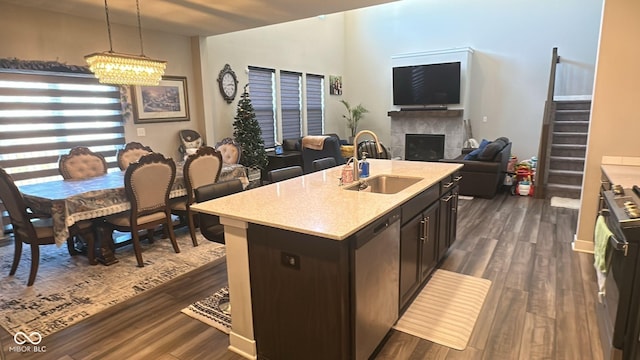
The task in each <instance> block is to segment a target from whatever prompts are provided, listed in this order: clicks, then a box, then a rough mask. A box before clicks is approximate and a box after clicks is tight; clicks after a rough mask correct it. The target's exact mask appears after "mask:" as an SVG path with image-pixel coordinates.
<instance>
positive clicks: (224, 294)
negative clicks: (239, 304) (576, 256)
mask: <svg viewBox="0 0 640 360" xmlns="http://www.w3.org/2000/svg"><path fill="white" fill-rule="evenodd" d="M227 302H229V288H228V287H227V286H225V287H223V288H222V289H220V290H218V291H216V292H215V294H213V295H211V296H209V297H208V298H205V299H203V300H200V301H198V302H195V303H193V304H191V305H189V306H187V307H186V308H184V309H182V310H181V311H182V313H184V314H187V315H189V316H191V317H192V318H194V319H198V320H200V321H202V322H203V323H205V324H207V325H209V326H213V327H214V328H216V329H218V330H220V331H222V332H223V333H225V334H228V333H229V332H230V331H231V316H230V315H228V314H225V313H224V312H223V311H222V310H220V304H224V303H227Z"/></svg>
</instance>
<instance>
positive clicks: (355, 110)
mask: <svg viewBox="0 0 640 360" xmlns="http://www.w3.org/2000/svg"><path fill="white" fill-rule="evenodd" d="M340 102H341V103H342V104H343V105H344V107H346V108H347V114H346V115H342V117H343V118H345V119H346V120H347V127H348V128H349V129H350V130H351V137H350V138H349V142H350V143H353V138H354V137H355V136H356V134H357V133H358V122H360V120H362V118H363V117H364V114H366V113H368V112H369V110H367V109H365V107H364V106H362V105H361V104H358V105H357V106H355V107H351V105H350V104H349V103H348V102H347V101H346V100H340Z"/></svg>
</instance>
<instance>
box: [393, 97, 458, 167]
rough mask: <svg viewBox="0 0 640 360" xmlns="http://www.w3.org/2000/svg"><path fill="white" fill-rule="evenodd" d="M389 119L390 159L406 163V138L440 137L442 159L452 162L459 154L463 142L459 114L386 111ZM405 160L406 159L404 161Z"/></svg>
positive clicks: (453, 112) (456, 112) (452, 112)
mask: <svg viewBox="0 0 640 360" xmlns="http://www.w3.org/2000/svg"><path fill="white" fill-rule="evenodd" d="M388 115H389V116H390V117H391V141H390V147H391V157H392V158H393V159H403V158H404V159H406V157H405V155H406V153H407V152H406V148H405V144H406V140H407V139H406V136H407V134H442V135H444V136H445V138H446V139H447V140H446V142H445V144H444V156H443V157H444V158H445V159H455V158H456V157H457V156H459V155H460V154H461V153H462V143H463V142H464V139H465V132H464V126H463V121H462V110H453V109H451V110H441V111H433V110H430V111H426V110H425V111H402V110H401V111H389V113H388ZM407 160H408V159H407Z"/></svg>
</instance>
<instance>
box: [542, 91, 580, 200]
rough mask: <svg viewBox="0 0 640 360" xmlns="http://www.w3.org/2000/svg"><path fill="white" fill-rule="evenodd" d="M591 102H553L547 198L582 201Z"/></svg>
mask: <svg viewBox="0 0 640 360" xmlns="http://www.w3.org/2000/svg"><path fill="white" fill-rule="evenodd" d="M590 109H591V101H554V102H553V109H552V111H553V114H554V115H553V121H552V126H551V142H550V143H549V147H550V151H548V154H549V159H548V161H547V164H548V168H547V181H546V192H545V195H546V197H547V198H551V197H552V196H560V197H567V198H573V199H579V198H580V192H581V186H582V176H583V174H584V162H585V152H586V150H587V134H588V132H589V118H590Z"/></svg>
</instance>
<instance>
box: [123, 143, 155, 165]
mask: <svg viewBox="0 0 640 360" xmlns="http://www.w3.org/2000/svg"><path fill="white" fill-rule="evenodd" d="M152 152H153V150H151V148H150V147H148V146H145V145H142V144H141V143H139V142H135V141H132V142H130V143H127V145H125V147H124V148H122V149H120V150H118V155H117V156H116V157H117V158H118V166H119V167H120V170H126V169H127V167H129V164H131V163H132V162H135V161H138V159H140V157H141V156H143V155H147V154H150V153H152Z"/></svg>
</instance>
